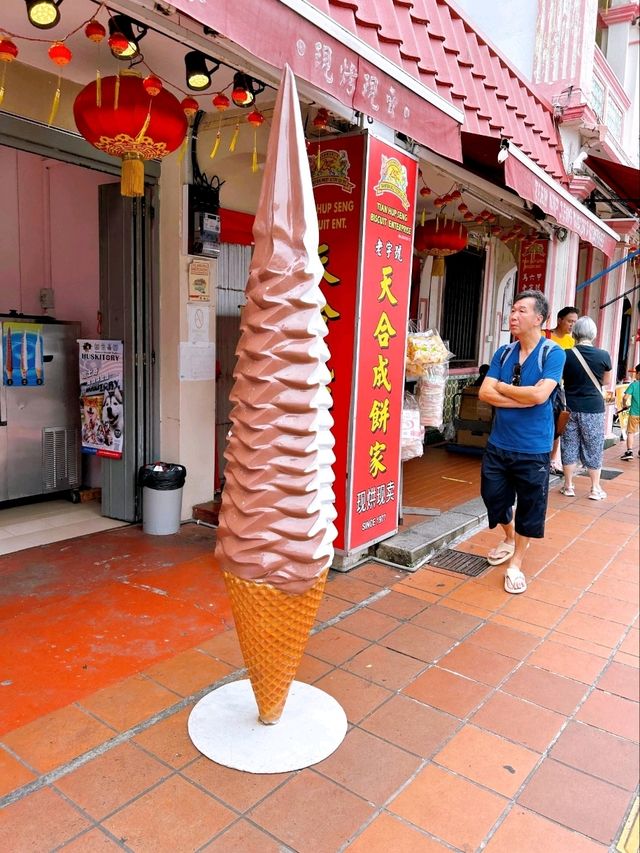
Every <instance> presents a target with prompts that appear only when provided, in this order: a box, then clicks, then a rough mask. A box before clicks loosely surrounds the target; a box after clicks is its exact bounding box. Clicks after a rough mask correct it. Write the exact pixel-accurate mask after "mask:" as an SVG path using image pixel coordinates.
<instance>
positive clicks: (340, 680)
mask: <svg viewBox="0 0 640 853" xmlns="http://www.w3.org/2000/svg"><path fill="white" fill-rule="evenodd" d="M316 687H318V688H320V690H324V691H325V693H328V694H329V695H330V696H333V698H334V699H337V700H338V702H339V703H340V704H341V705H342V707H343V709H344V712H345V714H346V715H347V719H348V720H349V722H350V723H359V722H360V720H362V719H363V717H366V716H367V714H370V713H371V712H372V711H373V710H375V709H376V708H377V707H378V706H379V705H381V704H382V703H383V702H384V701H385V700H386V699H388V698H389V697H390V696H392V695H393V694H392V693H391V691H390V690H385V688H384V687H380V686H379V685H378V684H374V683H373V681H369V680H368V679H366V678H360V677H359V676H357V675H353V674H352V673H351V672H345V670H343V669H334V670H333V672H330V673H329V674H328V675H325V676H324V677H323V678H321V679H320V680H319V681H317V682H316Z"/></svg>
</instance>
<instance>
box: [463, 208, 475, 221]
mask: <svg viewBox="0 0 640 853" xmlns="http://www.w3.org/2000/svg"><path fill="white" fill-rule="evenodd" d="M463 219H466V220H467V222H469V221H470V220H472V219H475V217H474V215H473V213H471V211H470V210H467V212H466V213H465V214H464V216H463Z"/></svg>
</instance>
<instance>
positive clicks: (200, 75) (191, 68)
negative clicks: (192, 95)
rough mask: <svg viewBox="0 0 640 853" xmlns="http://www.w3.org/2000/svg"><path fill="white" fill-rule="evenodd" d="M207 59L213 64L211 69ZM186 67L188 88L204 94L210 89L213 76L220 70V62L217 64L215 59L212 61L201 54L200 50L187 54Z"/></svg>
mask: <svg viewBox="0 0 640 853" xmlns="http://www.w3.org/2000/svg"><path fill="white" fill-rule="evenodd" d="M207 59H208V60H209V62H212V63H213V65H212V67H211V68H208V67H207ZM184 65H185V69H186V75H187V86H188V87H189V88H190V89H193V91H194V92H202V91H203V90H204V89H208V88H209V86H210V85H211V75H212V74H214V73H215V72H216V71H217V70H218V68H220V63H219V62H216V60H215V59H210V58H209V57H207V56H205V55H204V54H203V53H200V51H199V50H190V51H189V53H187V54H185V57H184Z"/></svg>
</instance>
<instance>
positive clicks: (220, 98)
mask: <svg viewBox="0 0 640 853" xmlns="http://www.w3.org/2000/svg"><path fill="white" fill-rule="evenodd" d="M211 103H212V104H213V106H214V107H215V108H216V109H217V110H218V111H219V112H224V111H225V110H228V109H229V106H230V101H229V98H227V96H226V95H224V94H223V93H222V92H218V94H217V95H215V97H214V98H213V99H212V101H211Z"/></svg>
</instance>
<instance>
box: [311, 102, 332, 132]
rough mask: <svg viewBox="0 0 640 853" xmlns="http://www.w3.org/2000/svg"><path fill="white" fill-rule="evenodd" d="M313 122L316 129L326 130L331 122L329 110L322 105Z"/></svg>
mask: <svg viewBox="0 0 640 853" xmlns="http://www.w3.org/2000/svg"><path fill="white" fill-rule="evenodd" d="M312 124H313V126H314V127H315V128H316V130H326V128H327V126H328V124H329V111H328V110H326V109H325V108H324V107H320V109H319V110H318V112H317V113H316V117H315V118H314V120H313V122H312Z"/></svg>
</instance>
